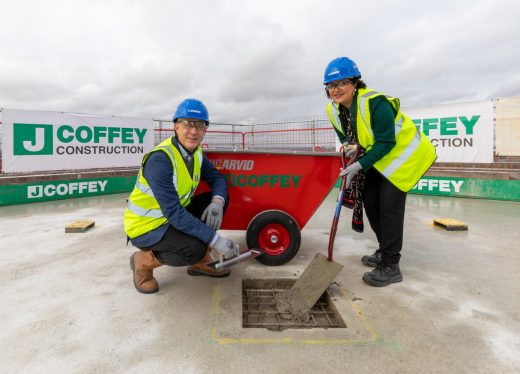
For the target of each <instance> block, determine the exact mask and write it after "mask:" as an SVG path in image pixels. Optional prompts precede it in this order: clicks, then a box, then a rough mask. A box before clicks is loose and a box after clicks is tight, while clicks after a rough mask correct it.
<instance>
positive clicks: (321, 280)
mask: <svg viewBox="0 0 520 374" xmlns="http://www.w3.org/2000/svg"><path fill="white" fill-rule="evenodd" d="M341 269H343V265H341V264H339V263H337V262H335V261H328V260H327V257H326V256H324V255H322V254H320V253H317V254H316V255H315V256H314V258H313V260H312V261H311V263H310V264H309V265H308V266H307V268H306V269H305V271H304V272H303V273H302V275H301V276H300V278H298V280H297V281H296V282H295V283H294V285H293V286H292V288H291V289H289V290H287V291H284V292H280V293H278V294H277V295H276V296H275V300H276V310H277V311H278V312H279V313H283V314H282V315H285V316H288V318H291V319H295V320H298V321H302V322H306V321H308V320H309V318H310V310H311V309H312V307H313V306H314V304H316V302H317V301H318V299H319V298H320V297H321V295H322V294H323V293H324V292H325V291H326V290H327V288H328V287H329V285H330V284H331V283H332V282H333V281H334V279H335V278H336V276H337V275H338V274H339V272H340V271H341Z"/></svg>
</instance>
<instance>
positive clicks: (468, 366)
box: [0, 189, 520, 374]
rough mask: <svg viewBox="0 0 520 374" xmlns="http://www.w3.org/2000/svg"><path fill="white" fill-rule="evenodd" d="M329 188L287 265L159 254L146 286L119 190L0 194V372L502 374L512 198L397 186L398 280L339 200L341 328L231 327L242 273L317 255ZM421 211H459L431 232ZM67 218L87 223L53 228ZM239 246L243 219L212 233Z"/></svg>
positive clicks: (507, 364) (325, 230)
mask: <svg viewBox="0 0 520 374" xmlns="http://www.w3.org/2000/svg"><path fill="white" fill-rule="evenodd" d="M336 196H337V190H336V189H334V190H333V191H332V193H331V194H330V195H329V196H328V197H327V199H326V200H325V202H324V203H323V204H322V205H321V206H320V208H319V209H318V211H317V212H316V214H315V215H314V216H313V218H312V219H311V221H310V222H309V223H308V224H307V225H306V227H305V228H304V229H303V230H302V246H301V248H300V251H299V253H298V255H297V256H296V257H295V258H294V259H293V260H292V261H290V262H289V263H288V264H286V265H283V266H278V267H268V266H265V265H262V264H260V263H258V262H257V261H255V260H250V261H248V262H244V263H242V264H239V265H237V266H234V267H232V273H231V275H230V276H229V277H228V278H224V279H211V278H205V277H190V276H188V275H187V274H186V269H185V268H171V267H166V266H163V267H161V268H159V269H157V270H156V271H155V272H154V274H155V277H156V278H157V280H158V281H159V285H160V290H159V292H158V293H156V294H153V295H143V294H140V293H138V292H137V291H136V290H135V289H134V286H133V284H132V273H131V271H130V268H129V261H128V260H129V256H130V255H131V254H132V253H133V251H134V250H135V249H134V248H133V247H132V246H131V245H128V246H127V245H126V241H125V235H124V231H123V225H122V216H123V212H124V208H125V204H126V201H125V200H126V197H127V194H121V195H107V196H103V197H95V198H81V199H76V200H68V201H56V202H47V203H38V204H32V205H18V206H7V207H0V227H1V228H2V235H1V237H0V248H1V251H2V256H1V258H0V281H1V284H3V285H4V286H3V287H4V288H3V290H2V302H1V308H0V319H1V320H2V329H1V333H0V362H1V369H0V372H2V373H22V372H23V373H226V374H230V373H244V372H250V373H282V372H283V373H294V372H299V373H315V372H324V373H339V372H341V373H345V372H347V373H348V372H352V373H374V372H383V373H518V371H519V368H520V354H519V352H520V272H519V269H520V250H519V244H518V243H519V242H520V230H519V227H520V203H515V202H504V201H490V200H472V199H461V198H448V197H434V196H424V195H409V196H408V199H407V207H406V209H407V213H406V219H405V241H404V249H403V252H402V255H403V257H402V261H401V270H402V273H403V277H404V281H403V282H402V283H398V284H394V285H391V286H389V287H384V288H375V287H371V286H368V285H366V284H365V283H364V282H363V281H362V280H361V277H362V275H363V273H364V272H365V271H369V270H370V268H367V267H365V266H363V265H362V264H361V262H360V257H361V256H362V255H364V254H368V253H372V252H373V251H374V250H375V249H376V248H377V247H376V245H377V244H376V240H375V236H374V234H373V233H372V231H371V230H370V229H369V227H368V222H366V221H365V226H366V228H365V232H364V233H363V234H359V233H356V232H354V231H352V230H351V229H350V214H351V212H350V211H348V210H346V209H344V210H343V211H342V218H341V220H340V227H339V228H338V234H337V237H336V242H335V249H334V259H335V261H337V262H339V263H341V264H343V265H344V268H343V270H342V271H341V273H340V274H339V275H338V277H337V278H336V281H335V282H334V283H333V284H332V285H331V287H330V288H329V293H330V294H331V295H332V299H333V302H334V305H335V307H336V308H337V310H338V312H339V314H340V315H341V317H342V318H343V320H344V322H345V323H346V325H347V327H346V328H335V329H332V328H331V329H287V330H284V331H280V332H277V331H269V330H266V329H259V328H247V329H245V328H242V325H241V323H242V296H241V292H242V291H241V287H242V279H270V278H290V279H296V278H297V277H298V276H299V275H300V274H301V273H302V272H303V270H304V269H305V268H306V266H307V265H308V264H309V262H310V261H311V260H312V258H313V257H314V255H315V254H316V253H317V252H320V253H323V254H326V251H327V243H328V236H329V230H330V224H331V222H332V216H333V213H334V208H335V199H336ZM435 218H453V219H456V220H460V221H463V222H464V223H466V224H467V225H468V227H469V230H468V231H446V230H444V229H443V228H440V227H437V226H434V225H433V224H432V221H433V219H435ZM78 219H91V220H94V221H95V226H94V227H93V228H92V229H90V230H88V231H87V232H84V233H65V230H64V227H65V226H66V225H68V224H69V223H71V222H73V221H75V220H78ZM224 235H226V236H229V237H231V238H233V239H235V240H237V242H238V243H239V244H240V245H241V247H245V245H246V244H245V232H244V231H229V232H224Z"/></svg>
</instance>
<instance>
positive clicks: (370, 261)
mask: <svg viewBox="0 0 520 374" xmlns="http://www.w3.org/2000/svg"><path fill="white" fill-rule="evenodd" d="M361 262H362V263H363V264H364V265H366V266H370V267H372V268H375V267H376V266H377V265H379V264H380V263H381V252H380V251H379V250H377V251H375V252H374V253H373V254H371V255H365V256H363V257H361Z"/></svg>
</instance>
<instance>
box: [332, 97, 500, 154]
mask: <svg viewBox="0 0 520 374" xmlns="http://www.w3.org/2000/svg"><path fill="white" fill-rule="evenodd" d="M402 111H403V113H405V114H406V115H408V117H410V119H411V120H413V122H414V123H415V125H416V126H417V127H418V128H419V129H420V130H421V131H423V132H424V133H425V135H426V136H427V137H428V138H429V139H430V140H431V142H432V143H433V145H434V146H435V149H436V151H437V156H438V157H437V162H472V163H484V162H486V163H489V162H493V126H494V121H493V102H492V101H480V102H473V103H461V104H446V105H436V106H429V107H414V108H402ZM340 147H341V144H340V143H339V140H338V139H337V138H336V149H337V150H339V148H340Z"/></svg>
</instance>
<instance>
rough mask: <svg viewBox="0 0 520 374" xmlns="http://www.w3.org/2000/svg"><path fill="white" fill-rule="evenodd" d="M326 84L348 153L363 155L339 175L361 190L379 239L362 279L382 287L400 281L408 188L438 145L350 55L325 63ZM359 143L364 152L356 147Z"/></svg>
mask: <svg viewBox="0 0 520 374" xmlns="http://www.w3.org/2000/svg"><path fill="white" fill-rule="evenodd" d="M323 84H324V85H325V90H326V93H327V97H328V98H329V99H331V101H330V102H329V103H328V105H327V113H328V115H329V118H330V121H331V122H332V125H333V126H334V129H335V130H336V133H337V135H338V137H339V140H340V141H341V143H343V146H344V148H345V149H346V150H347V152H348V154H347V155H352V154H358V155H359V156H358V159H357V160H355V162H354V163H352V164H351V165H350V166H348V167H346V168H344V169H343V170H342V171H341V172H340V176H341V177H345V178H346V179H347V180H346V185H347V188H351V189H352V190H353V192H354V196H356V194H357V196H358V198H359V197H360V196H359V195H361V198H360V199H359V202H361V199H362V202H363V204H364V206H365V210H366V215H367V217H368V221H369V223H370V227H371V228H372V230H373V231H374V233H375V234H376V237H377V241H378V244H379V249H378V250H377V251H375V253H374V254H372V255H370V256H363V257H362V258H361V261H362V262H363V264H365V265H367V266H371V267H375V269H373V270H372V271H370V272H367V273H365V274H364V275H363V280H364V281H365V282H366V283H368V284H370V285H372V286H378V287H381V286H388V285H389V284H391V283H396V282H401V281H402V280H403V276H402V274H401V271H400V269H399V261H400V258H401V249H402V245H403V224H404V211H405V202H406V193H407V192H408V191H409V190H411V189H412V188H413V186H414V185H415V184H416V183H417V182H418V181H419V179H420V178H421V176H422V175H423V174H424V173H425V172H426V171H427V170H428V169H429V168H430V166H431V165H432V164H433V162H434V161H435V159H436V158H437V155H436V153H435V148H434V146H433V145H432V144H431V142H430V141H429V140H428V138H426V136H425V135H424V134H423V133H422V132H421V131H419V130H418V129H417V128H416V127H415V125H414V123H413V122H412V121H411V120H410V118H408V116H406V115H405V114H404V113H402V112H401V111H400V104H399V99H397V98H394V97H390V96H385V95H384V94H382V93H380V92H376V91H374V90H371V89H369V88H367V86H366V84H365V83H364V82H363V81H362V80H361V73H360V72H359V70H358V67H357V65H356V64H355V63H354V61H352V60H351V59H349V58H348V57H338V58H336V59H334V60H332V61H331V62H330V63H329V64H328V65H327V68H326V69H325V74H324V80H323ZM356 146H359V147H360V148H361V149H360V152H353V151H352V150H353V149H355V147H356ZM355 213H356V212H355ZM358 214H359V211H358ZM361 218H362V210H361ZM358 231H359V230H358Z"/></svg>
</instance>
